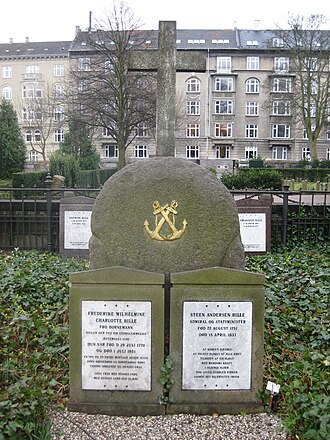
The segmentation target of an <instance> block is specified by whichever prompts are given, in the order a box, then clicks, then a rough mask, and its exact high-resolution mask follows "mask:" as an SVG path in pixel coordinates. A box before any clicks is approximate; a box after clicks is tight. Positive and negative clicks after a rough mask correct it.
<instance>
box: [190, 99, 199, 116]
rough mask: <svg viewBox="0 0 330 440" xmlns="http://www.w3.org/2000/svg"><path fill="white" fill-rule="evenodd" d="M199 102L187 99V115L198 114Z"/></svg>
mask: <svg viewBox="0 0 330 440" xmlns="http://www.w3.org/2000/svg"><path fill="white" fill-rule="evenodd" d="M200 112H201V110H200V102H199V101H187V115H200Z"/></svg>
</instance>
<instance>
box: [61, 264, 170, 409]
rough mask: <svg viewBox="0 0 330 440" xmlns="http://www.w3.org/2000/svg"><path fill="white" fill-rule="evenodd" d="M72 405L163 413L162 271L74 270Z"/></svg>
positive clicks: (71, 326)
mask: <svg viewBox="0 0 330 440" xmlns="http://www.w3.org/2000/svg"><path fill="white" fill-rule="evenodd" d="M70 281H71V283H72V287H71V291H70V400H69V403H68V409H69V410H71V411H81V412H87V413H94V414H95V413H101V414H103V413H104V414H113V415H132V414H135V415H147V414H152V415H161V414H164V411H165V409H164V407H163V406H161V405H159V404H158V399H159V398H160V397H161V396H162V394H163V390H162V387H161V385H160V383H159V382H158V378H159V371H160V368H161V366H162V365H163V362H164V342H163V332H164V291H163V284H164V275H162V274H157V273H149V272H145V271H138V270H133V269H129V268H119V267H111V268H105V269H99V270H91V271H86V272H81V273H76V274H71V278H70Z"/></svg>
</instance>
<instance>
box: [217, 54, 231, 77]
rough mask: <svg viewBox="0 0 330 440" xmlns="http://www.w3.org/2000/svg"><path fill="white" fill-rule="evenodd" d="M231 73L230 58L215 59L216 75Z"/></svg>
mask: <svg viewBox="0 0 330 440" xmlns="http://www.w3.org/2000/svg"><path fill="white" fill-rule="evenodd" d="M224 72H231V57H217V73H224Z"/></svg>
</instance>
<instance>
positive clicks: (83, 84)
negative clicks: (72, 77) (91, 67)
mask: <svg viewBox="0 0 330 440" xmlns="http://www.w3.org/2000/svg"><path fill="white" fill-rule="evenodd" d="M87 86H88V82H87V81H86V80H80V81H78V92H81V93H82V92H85V91H86V90H87Z"/></svg>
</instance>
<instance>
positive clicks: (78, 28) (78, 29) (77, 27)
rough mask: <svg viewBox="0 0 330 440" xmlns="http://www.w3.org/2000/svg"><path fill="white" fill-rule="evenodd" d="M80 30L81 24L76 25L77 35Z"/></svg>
mask: <svg viewBox="0 0 330 440" xmlns="http://www.w3.org/2000/svg"><path fill="white" fill-rule="evenodd" d="M79 32H80V26H76V35H78V34H79Z"/></svg>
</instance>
